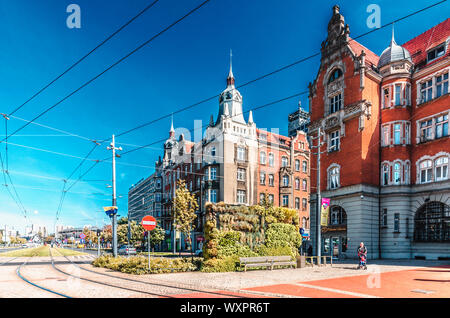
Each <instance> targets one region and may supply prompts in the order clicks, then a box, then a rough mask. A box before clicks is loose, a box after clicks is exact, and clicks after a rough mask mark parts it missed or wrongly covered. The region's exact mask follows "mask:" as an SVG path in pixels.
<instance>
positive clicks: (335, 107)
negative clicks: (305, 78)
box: [330, 93, 342, 114]
mask: <svg viewBox="0 0 450 318" xmlns="http://www.w3.org/2000/svg"><path fill="white" fill-rule="evenodd" d="M341 104H342V94H341V93H339V94H337V95H335V96H333V97H330V114H332V113H335V112H337V111H339V110H341Z"/></svg>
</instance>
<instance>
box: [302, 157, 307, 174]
mask: <svg viewBox="0 0 450 318" xmlns="http://www.w3.org/2000/svg"><path fill="white" fill-rule="evenodd" d="M302 169H303V172H305V173H306V172H308V161H306V160H303V161H302Z"/></svg>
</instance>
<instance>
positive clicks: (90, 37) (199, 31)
mask: <svg viewBox="0 0 450 318" xmlns="http://www.w3.org/2000/svg"><path fill="white" fill-rule="evenodd" d="M71 3H76V4H78V5H79V6H80V7H81V29H69V28H67V26H66V18H67V16H68V15H69V14H68V13H66V7H67V6H68V5H69V4H71ZM148 3H150V1H149V0H147V1H144V0H133V1H125V0H120V1H119V0H116V1H106V0H70V1H65V0H40V1H32V0H8V1H7V0H0V16H1V17H2V25H1V28H0V39H1V40H2V48H1V50H0V63H1V73H2V76H1V77H0V85H1V89H0V100H1V101H2V102H1V106H0V112H2V113H9V112H11V111H12V110H13V109H15V108H16V107H17V106H18V105H20V104H22V103H23V102H24V101H25V100H26V99H27V98H28V97H30V96H31V95H33V94H34V93H35V92H36V91H37V90H39V89H40V88H41V87H43V86H44V85H45V84H47V83H48V82H49V81H50V80H52V79H53V78H54V77H56V76H57V75H58V74H59V73H61V72H62V71H63V70H64V69H65V68H67V66H68V65H70V64H72V63H73V62H74V61H76V60H77V59H78V58H80V57H81V56H83V55H84V54H85V53H87V52H88V51H90V50H91V49H92V48H93V47H95V46H96V45H97V44H98V43H99V42H100V41H102V40H103V39H104V38H105V37H106V36H108V35H109V34H111V33H112V32H113V31H114V30H116V29H117V28H118V27H119V26H121V25H122V24H124V23H125V22H126V21H128V20H129V19H130V18H131V17H132V16H134V15H135V14H136V13H137V12H139V11H140V10H142V8H144V7H145V6H146V5H147V4H148ZM199 3H201V1H200V0H184V1H180V0H161V1H160V2H159V3H158V4H157V5H156V6H155V7H154V8H152V9H150V10H149V11H148V12H146V13H145V14H144V15H143V16H141V17H140V18H139V19H138V20H136V21H135V22H134V23H133V24H131V25H130V26H129V27H127V28H126V29H125V30H124V31H122V32H121V33H120V34H119V35H118V36H117V37H115V38H114V39H113V40H111V41H110V42H108V43H107V44H106V45H104V46H103V47H101V48H100V49H99V50H98V51H97V52H95V54H93V55H92V56H90V57H88V59H86V60H85V61H84V62H83V63H82V64H80V65H78V66H77V67H76V68H75V69H74V70H72V71H71V72H70V73H68V74H67V75H66V76H65V77H63V78H62V79H61V80H59V81H58V82H57V83H56V84H55V85H53V86H52V87H51V88H49V89H48V90H46V91H45V92H44V93H43V94H41V95H40V96H38V97H37V98H36V99H34V100H33V101H32V102H30V103H29V104H27V105H25V106H24V107H23V108H22V109H21V110H19V111H18V112H17V113H16V114H14V115H15V116H17V117H20V118H23V119H26V120H30V119H32V118H33V117H34V116H36V115H37V114H38V113H39V112H41V111H42V110H44V109H45V108H47V107H49V106H51V105H53V104H54V103H55V102H57V101H58V100H59V99H61V98H62V97H64V96H65V95H67V94H68V93H70V92H71V91H72V90H74V89H75V88H78V87H79V86H80V85H81V84H83V83H84V82H85V81H87V80H89V79H90V78H91V77H93V76H95V75H97V74H98V73H99V72H101V71H103V69H105V68H106V67H107V66H109V65H110V64H112V63H113V62H115V61H116V60H117V59H118V58H120V57H122V56H124V55H125V54H127V53H128V52H129V51H131V50H132V49H134V48H135V47H136V46H138V45H139V44H141V43H142V42H143V41H145V40H147V39H148V38H150V37H151V36H153V35H154V34H156V33H157V32H159V31H160V30H161V29H162V28H163V27H165V26H167V25H169V24H170V23H171V22H173V21H174V20H176V19H178V18H179V17H181V16H182V15H184V14H185V13H186V12H187V11H189V10H190V9H192V8H193V7H195V6H196V5H198V4H199ZM335 3H336V1H316V2H312V1H311V2H310V1H308V2H306V1H305V2H304V1H298V0H282V1H269V0H247V1H238V0H212V1H211V2H210V3H208V4H207V5H205V6H204V7H203V8H201V9H200V10H199V11H198V12H196V13H194V14H193V15H192V16H190V17H188V18H187V19H186V20H184V21H182V22H181V23H180V24H178V25H177V26H175V27H174V28H173V29H171V30H170V31H168V32H167V33H165V34H164V35H162V36H161V37H160V38H158V39H157V40H155V41H153V42H152V43H151V44H150V45H149V46H147V47H145V48H144V49H142V50H140V51H139V52H137V53H136V54H134V55H133V56H131V57H130V58H128V59H127V60H126V61H125V62H123V63H121V64H120V65H119V66H117V67H115V68H114V69H112V70H111V71H109V72H107V73H106V74H105V75H104V76H102V77H100V78H99V79H98V80H96V81H95V82H93V83H92V84H91V85H89V86H88V87H86V88H85V89H83V90H81V91H80V92H79V93H77V94H75V95H74V96H72V97H71V98H69V99H68V100H66V101H64V102H63V103H62V104H60V105H59V106H58V107H57V108H55V109H54V110H52V111H51V112H49V113H47V114H46V115H44V116H43V117H42V118H40V119H38V120H37V121H36V122H37V123H39V124H43V125H47V126H51V127H55V128H58V129H62V130H65V131H69V132H72V133H75V134H78V135H81V136H85V137H88V138H92V139H100V140H101V139H105V138H108V137H110V136H111V135H112V134H113V133H115V134H119V133H120V132H123V131H125V130H127V129H129V128H132V127H134V126H137V125H139V124H141V123H143V122H147V121H150V120H152V119H154V118H158V117H160V116H162V115H166V114H169V113H170V112H172V111H175V110H177V109H179V108H181V107H184V106H187V105H190V104H193V103H195V102H197V101H200V100H202V99H204V98H206V97H210V96H214V95H216V94H219V93H220V92H221V91H222V90H223V89H224V88H225V84H226V83H225V80H226V76H227V74H228V67H229V51H230V49H232V50H233V71H234V75H235V77H236V84H237V85H239V84H240V83H244V82H247V81H249V80H252V79H254V78H256V77H258V76H260V75H263V74H265V73H268V72H271V71H273V70H275V69H277V68H279V67H281V66H284V65H286V64H289V63H292V62H294V61H296V60H298V59H300V58H302V57H305V56H309V55H311V54H313V53H316V52H318V51H319V49H320V43H321V42H322V41H323V40H324V39H325V38H326V30H327V24H328V21H329V19H330V17H331V8H332V6H333V5H334V4H335ZM372 3H374V4H378V5H379V6H380V8H381V24H385V23H388V22H390V21H392V20H394V19H396V18H398V17H400V16H404V15H406V14H408V13H410V12H413V11H415V10H418V9H421V8H423V7H425V6H427V5H429V4H431V2H430V1H412V0H408V1H404V0H399V1H395V2H393V1H363V0H358V1H340V2H338V4H339V5H340V7H341V13H342V14H343V15H344V16H345V19H346V23H348V24H349V26H350V32H351V34H350V36H353V37H355V36H357V35H359V34H362V33H365V32H367V31H369V30H370V29H369V28H368V26H367V24H366V19H367V17H368V16H369V13H367V12H366V8H367V6H368V5H369V4H372ZM448 9H449V5H448V4H444V5H441V6H439V7H436V8H432V9H430V10H427V11H426V12H423V13H420V14H419V15H416V16H414V17H412V18H409V19H406V20H404V21H401V22H399V23H397V24H396V26H395V33H396V40H397V42H398V43H403V42H405V41H407V40H409V39H410V38H412V37H414V36H416V35H418V34H420V33H422V32H424V31H426V30H427V29H429V28H430V27H432V26H434V25H435V24H437V23H439V22H441V21H443V20H445V19H446V18H447V17H448V12H449V10H448ZM390 34H391V29H390V28H385V29H381V30H378V31H376V32H374V33H372V34H370V35H368V36H366V37H364V38H361V39H360V40H359V41H360V42H361V43H362V44H363V45H365V46H366V47H368V48H369V49H371V50H372V51H374V52H375V53H376V54H381V52H382V51H383V49H384V48H385V47H386V46H387V45H388V44H389V41H390ZM319 60H320V59H319V57H316V58H314V59H311V60H309V61H307V62H305V63H302V64H299V65H297V66H295V67H292V68H290V69H288V70H286V71H283V72H281V73H279V74H276V75H274V76H272V77H269V78H267V79H264V80H262V81H259V82H257V83H254V84H252V85H249V86H246V87H245V88H242V89H241V90H240V91H241V94H242V95H243V98H244V111H246V110H248V109H250V108H253V107H256V106H259V105H262V104H265V103H268V102H270V101H273V100H277V99H280V98H284V97H287V96H290V95H293V94H295V93H298V92H301V91H304V90H306V88H307V85H308V83H309V82H310V81H312V80H313V79H314V77H315V75H316V73H317V70H318V66H319ZM301 100H302V104H303V105H307V97H306V96H303V97H302V98H301ZM297 103H298V99H292V100H289V101H285V102H283V103H280V104H277V105H276V106H272V107H268V108H265V109H262V110H260V111H256V112H255V113H254V120H255V122H256V124H257V125H258V126H259V127H264V128H279V129H280V132H281V133H282V134H286V133H287V115H288V114H289V113H290V112H292V111H294V110H295V109H296V107H297ZM217 111H218V102H217V101H211V102H207V103H204V104H202V105H199V106H197V107H195V108H193V109H190V110H189V111H186V112H183V113H182V114H176V115H175V116H174V122H175V127H186V128H187V129H192V127H193V121H194V120H195V119H197V120H203V121H204V123H207V122H208V121H209V117H210V115H211V114H214V117H216V115H217ZM1 121H3V119H2V120H1ZM23 123H24V122H22V121H20V120H19V119H17V118H11V120H10V121H9V122H8V131H9V132H11V131H13V130H15V129H16V128H18V127H20V126H21V125H23ZM169 127H170V118H167V119H165V120H161V121H159V122H157V123H156V124H153V125H151V126H148V127H146V128H144V129H140V130H138V131H136V132H133V133H130V134H128V135H125V136H123V137H121V138H119V139H118V140H117V142H118V143H123V144H133V145H145V144H148V143H151V142H153V141H157V140H160V139H162V138H165V137H166V136H167V135H168V130H169ZM4 133H5V129H4V123H3V122H1V123H0V135H4ZM50 135H51V136H50ZM56 135H59V136H56ZM9 141H10V142H11V144H10V145H9V149H8V159H9V170H10V175H11V177H12V179H13V181H14V183H15V184H16V188H17V191H18V193H19V196H20V198H21V201H22V202H23V204H24V206H25V208H26V209H27V211H28V214H29V216H30V219H31V220H32V222H34V223H39V224H45V225H47V226H53V222H54V219H55V214H56V209H57V207H58V203H59V198H60V191H61V188H62V185H63V182H62V179H64V178H67V177H68V176H69V174H70V173H71V171H72V170H73V169H74V168H75V167H76V166H77V165H78V163H79V162H80V159H78V158H72V157H68V156H62V155H57V154H52V153H45V152H41V151H36V150H33V149H29V148H24V147H20V146H17V145H23V146H28V147H30V146H31V147H36V148H41V149H47V150H51V151H54V152H58V153H64V154H70V155H72V156H75V157H84V156H85V155H86V154H87V153H88V151H89V150H90V149H91V148H92V143H90V142H89V141H86V140H82V139H80V138H75V137H69V136H61V134H60V133H58V132H55V131H52V130H49V129H46V128H43V127H39V126H36V125H30V126H28V127H27V128H25V129H23V130H22V131H20V132H19V133H18V134H17V136H13V137H11V139H10V140H9ZM13 144H15V145H13ZM161 146H162V145H158V146H155V147H154V149H143V150H139V151H136V152H134V153H132V154H130V155H126V156H123V157H122V158H121V159H119V160H118V165H117V187H118V190H117V192H118V194H119V195H121V196H122V197H121V198H119V200H118V205H119V214H122V215H125V214H126V211H127V198H126V194H127V191H128V188H129V187H130V186H131V185H132V184H133V183H135V182H136V181H138V180H139V179H141V178H142V177H146V176H148V175H150V174H151V173H152V172H153V169H152V168H147V167H153V166H154V162H155V160H157V158H158V155H160V154H162V149H161V148H162V147H161ZM122 147H123V148H124V150H125V151H127V150H131V149H133V147H132V146H129V145H122ZM0 150H1V151H2V155H3V156H4V154H5V151H4V150H5V147H4V144H3V145H0ZM109 154H110V152H109V151H107V150H106V144H105V145H102V146H101V147H98V148H97V149H96V150H95V151H94V153H93V154H92V156H91V157H90V158H92V159H104V158H105V157H106V156H108V155H109ZM91 164H92V163H91V162H86V164H85V165H84V166H83V169H81V171H85V169H87V168H89V166H90V165H91ZM133 165H140V166H141V167H136V166H133ZM0 177H2V176H1V175H0ZM74 177H75V178H77V177H78V174H76V175H75V176H74ZM108 179H111V165H110V164H108V163H100V164H98V165H97V166H96V167H95V168H94V169H93V170H92V171H91V172H90V173H89V174H88V175H86V177H85V178H84V180H87V181H86V182H79V183H78V184H77V185H76V186H74V187H73V188H72V190H71V191H70V192H69V193H68V194H67V197H66V200H65V203H64V206H63V209H62V212H61V218H60V221H59V223H58V224H63V225H73V226H82V225H84V224H92V225H96V224H97V225H102V224H103V223H104V222H107V221H108V220H107V219H106V216H105V214H104V213H103V212H101V208H102V206H105V205H109V204H110V203H111V197H110V189H109V188H107V187H106V184H108V183H109V182H108V181H106V180H108ZM89 180H102V181H89ZM2 183H3V181H2ZM0 200H1V202H2V204H1V205H0V226H3V225H4V224H8V225H13V226H15V227H17V228H18V229H19V230H22V229H23V227H24V219H23V217H22V216H21V213H20V210H19V209H18V208H17V206H16V204H15V203H14V201H13V200H12V199H11V198H10V196H9V195H8V193H7V191H6V189H5V187H4V186H1V187H0Z"/></svg>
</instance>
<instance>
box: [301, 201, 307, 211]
mask: <svg viewBox="0 0 450 318" xmlns="http://www.w3.org/2000/svg"><path fill="white" fill-rule="evenodd" d="M307 207H308V200H306V198H303V199H302V210H306V209H307Z"/></svg>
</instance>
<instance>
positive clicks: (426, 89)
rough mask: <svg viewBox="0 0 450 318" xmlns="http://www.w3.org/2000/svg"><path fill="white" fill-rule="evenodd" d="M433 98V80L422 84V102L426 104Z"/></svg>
mask: <svg viewBox="0 0 450 318" xmlns="http://www.w3.org/2000/svg"><path fill="white" fill-rule="evenodd" d="M432 98H433V80H432V79H430V80H428V81H426V82H423V83H421V84H420V102H421V103H425V102H428V101H430V100H431V99H432Z"/></svg>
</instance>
